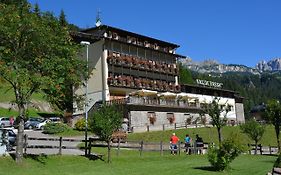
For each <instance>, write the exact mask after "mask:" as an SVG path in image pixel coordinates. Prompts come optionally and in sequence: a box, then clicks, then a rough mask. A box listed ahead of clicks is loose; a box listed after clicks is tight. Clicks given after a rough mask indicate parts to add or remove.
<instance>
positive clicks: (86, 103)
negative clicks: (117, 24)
mask: <svg viewBox="0 0 281 175" xmlns="http://www.w3.org/2000/svg"><path fill="white" fill-rule="evenodd" d="M80 44H81V45H86V49H87V51H86V62H87V75H88V74H89V64H88V62H89V45H90V42H88V41H81V42H80ZM87 106H88V79H87V80H86V92H85V156H87V148H88V143H87V139H88V108H87Z"/></svg>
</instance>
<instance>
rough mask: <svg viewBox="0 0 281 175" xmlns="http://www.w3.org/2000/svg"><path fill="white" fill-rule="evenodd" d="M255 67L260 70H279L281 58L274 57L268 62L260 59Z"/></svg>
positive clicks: (280, 68)
mask: <svg viewBox="0 0 281 175" xmlns="http://www.w3.org/2000/svg"><path fill="white" fill-rule="evenodd" d="M256 68H257V69H258V70H259V71H261V72H264V71H280V70H281V58H274V59H272V60H270V61H268V62H266V61H260V62H259V63H258V64H257V65H256Z"/></svg>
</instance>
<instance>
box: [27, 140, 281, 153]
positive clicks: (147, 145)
mask: <svg viewBox="0 0 281 175" xmlns="http://www.w3.org/2000/svg"><path fill="white" fill-rule="evenodd" d="M28 140H38V141H51V142H54V143H57V144H56V145H53V144H52V145H46V144H42V145H38V144H36V145H35V144H34V145H31V144H28ZM64 142H76V143H77V144H78V143H83V142H85V140H82V139H67V138H62V137H58V138H33V137H27V136H26V135H25V136H24V153H26V152H27V149H28V148H31V149H57V150H58V152H57V154H58V155H61V154H62V150H63V149H76V150H81V149H85V147H77V146H65V145H63V143H64ZM87 142H88V147H87V148H86V149H87V150H86V151H85V152H86V153H87V154H88V155H91V154H97V153H92V148H95V147H107V144H106V143H105V142H103V141H101V140H99V139H98V138H89V140H87ZM208 145H209V143H204V147H203V148H202V153H203V154H204V153H206V152H207V149H208ZM111 147H113V148H116V150H117V155H119V154H120V150H121V149H124V148H126V149H130V150H138V151H139V153H140V155H142V154H143V152H145V151H154V152H159V153H160V155H163V154H164V152H165V151H166V152H167V151H170V144H169V143H168V142H163V141H160V142H144V141H127V142H125V143H123V142H121V140H118V141H117V143H111ZM248 147H249V154H253V152H254V150H255V145H253V144H248ZM199 149H201V148H197V147H196V146H195V145H191V146H190V147H189V150H190V152H191V153H192V154H199ZM183 150H185V146H184V143H181V142H179V143H178V146H177V152H178V154H179V155H180V154H181V153H182V152H183ZM276 150H277V147H276V146H262V145H261V144H259V145H258V149H257V152H258V153H259V154H261V155H263V154H275V153H276V152H277V151H276ZM97 155H98V154H97Z"/></svg>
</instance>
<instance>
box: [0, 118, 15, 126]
mask: <svg viewBox="0 0 281 175" xmlns="http://www.w3.org/2000/svg"><path fill="white" fill-rule="evenodd" d="M8 126H12V124H11V122H10V118H9V117H1V118H0V127H1V128H4V127H8Z"/></svg>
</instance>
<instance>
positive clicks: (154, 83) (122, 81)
mask: <svg viewBox="0 0 281 175" xmlns="http://www.w3.org/2000/svg"><path fill="white" fill-rule="evenodd" d="M107 83H108V85H109V86H116V87H127V88H137V89H148V90H157V91H169V92H180V91H181V86H180V85H175V84H174V83H172V82H169V83H168V82H166V81H161V80H152V79H145V78H137V77H133V76H125V75H116V76H114V77H113V76H112V75H110V77H108V78H107Z"/></svg>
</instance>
